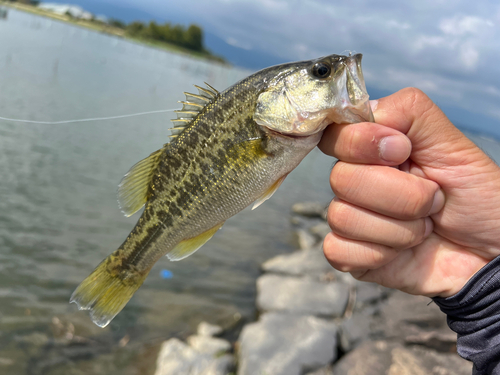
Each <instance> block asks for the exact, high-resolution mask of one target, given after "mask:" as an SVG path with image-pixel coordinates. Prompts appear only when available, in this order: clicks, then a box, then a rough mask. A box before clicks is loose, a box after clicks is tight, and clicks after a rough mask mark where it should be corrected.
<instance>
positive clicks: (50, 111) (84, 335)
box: [0, 10, 500, 375]
mask: <svg viewBox="0 0 500 375" xmlns="http://www.w3.org/2000/svg"><path fill="white" fill-rule="evenodd" d="M249 73H250V72H248V71H245V70H241V69H237V68H230V67H227V66H223V65H220V64H215V63H210V62H206V61H203V60H198V59H194V58H191V57H187V56H182V55H178V54H172V53H169V52H166V51H163V50H158V49H153V48H149V47H146V46H143V45H140V44H136V43H132V42H129V41H126V40H123V39H119V38H115V37H110V36H107V35H102V34H99V33H95V32H91V31H89V30H86V29H81V28H78V27H74V26H71V25H67V24H64V23H60V22H56V21H54V20H50V19H46V18H42V17H37V16H33V15H29V14H24V13H21V12H17V11H13V10H9V17H8V19H7V20H6V21H0V116H1V117H7V118H19V119H28V120H39V121H60V120H72V119H80V118H95V117H106V116H113V115H123V114H129V113H136V112H146V111H153V110H160V109H169V108H179V104H178V103H177V101H178V100H183V99H184V96H183V94H182V92H183V91H191V92H193V91H194V90H195V89H194V88H193V87H192V84H202V83H203V82H204V81H206V82H208V83H210V84H211V85H212V86H214V87H216V88H218V89H224V88H226V87H227V86H229V85H231V84H233V83H234V82H236V81H237V80H239V79H241V78H243V77H244V76H246V75H248V74H249ZM174 117H175V116H174V115H173V114H172V113H162V114H154V115H148V116H142V117H132V118H123V119H116V120H110V121H96V122H84V123H76V124H64V125H40V124H26V123H16V122H12V121H0V170H1V172H2V173H1V176H0V194H1V199H0V374H16V375H22V374H34V375H35V374H49V375H53V374H65V375H68V374H94V373H95V374H97V373H98V374H118V373H120V374H125V375H128V374H152V373H153V372H154V366H155V359H156V357H155V356H156V353H157V350H158V346H159V344H160V343H161V342H162V341H163V340H165V339H168V338H169V337H172V336H178V337H186V336H187V335H189V334H190V333H192V332H193V331H194V330H195V328H196V325H197V324H198V323H199V322H200V321H202V320H206V321H208V322H211V323H216V324H221V325H223V326H224V327H231V326H233V325H235V324H238V322H239V321H245V320H252V319H253V318H254V316H255V310H254V297H255V279H256V277H257V276H258V275H259V266H260V264H261V263H262V262H263V261H264V260H266V259H268V258H270V257H272V256H274V255H276V254H279V253H284V252H289V251H291V250H292V249H293V248H294V246H295V244H294V237H293V230H292V226H291V224H290V207H291V205H292V204H293V203H294V202H296V201H309V200H311V201H319V202H322V203H324V204H325V206H326V205H327V204H328V202H329V201H330V200H331V198H332V197H333V195H332V193H331V191H330V187H329V182H328V176H329V171H330V169H331V167H332V165H333V162H334V160H333V159H332V158H329V157H326V156H325V155H323V154H321V153H320V152H319V151H317V150H314V151H313V152H312V153H311V154H310V155H309V156H308V157H307V158H306V159H305V160H304V161H303V163H302V164H301V165H300V166H299V167H298V168H297V169H296V170H295V171H294V172H292V173H291V174H290V176H289V177H288V178H287V180H286V181H285V183H284V184H283V185H282V186H281V187H280V189H279V192H278V193H277V194H276V195H275V196H273V198H272V199H271V200H269V201H267V202H266V203H265V204H263V205H262V206H260V207H259V208H258V209H257V210H255V211H250V210H249V209H247V210H245V211H243V212H242V213H240V214H238V215H236V216H235V217H234V218H232V219H230V220H228V221H227V223H226V224H225V225H224V227H223V229H222V230H220V231H219V232H218V233H217V234H216V235H215V236H214V238H213V239H212V240H211V241H209V242H208V243H207V244H206V245H205V246H204V247H203V248H202V249H201V250H200V251H199V252H197V253H196V254H195V255H193V256H191V257H189V258H187V259H185V260H183V261H182V262H169V261H168V260H167V259H166V258H164V259H161V260H160V261H159V262H158V263H157V264H156V265H155V266H154V268H153V270H152V271H151V273H150V275H149V277H148V278H147V280H146V282H145V283H144V285H143V287H142V288H141V289H140V290H139V291H138V292H137V293H136V295H135V296H134V297H133V298H132V300H131V301H130V302H129V304H128V305H127V306H126V307H125V309H124V310H123V311H122V312H121V313H120V314H119V315H118V316H117V317H116V318H115V319H114V320H113V322H112V323H111V324H110V325H109V326H108V327H107V328H105V329H101V328H98V327H96V326H95V325H94V324H93V323H91V321H90V318H89V317H88V314H87V313H86V312H80V311H77V309H76V306H75V305H74V304H73V305H69V304H68V300H69V297H70V295H71V293H72V292H73V290H74V289H75V287H76V286H77V285H78V284H79V283H80V282H81V281H82V280H83V279H84V278H85V277H86V276H87V275H88V274H89V273H90V272H91V271H92V270H93V269H94V267H95V266H96V265H97V264H98V263H99V262H100V261H101V260H102V259H103V258H105V257H106V256H107V255H108V254H110V253H111V252H112V251H114V250H115V249H116V248H117V247H118V246H119V245H120V244H121V243H122V241H123V240H124V239H125V237H126V236H127V235H128V233H129V232H130V230H131V229H132V228H133V226H134V224H135V222H136V220H137V218H138V216H137V215H134V216H133V217H131V218H125V217H124V216H123V215H122V213H121V212H120V210H119V209H118V206H117V201H116V187H117V185H118V183H119V182H120V180H121V178H122V176H123V175H124V174H125V173H126V172H127V170H128V169H129V168H130V167H131V166H132V165H133V164H135V163H136V162H137V161H139V160H141V159H142V158H144V157H146V156H148V155H149V154H150V153H151V152H153V151H155V150H157V149H158V148H160V147H161V146H162V145H163V143H165V142H167V140H168V134H169V131H168V130H167V129H168V128H169V127H170V126H171V125H170V121H169V119H170V118H174ZM472 138H473V139H474V141H476V142H477V143H478V144H480V145H481V146H482V147H483V148H484V149H485V150H486V151H487V152H488V153H489V154H490V155H491V156H492V157H493V158H495V159H496V160H497V161H498V160H500V151H499V149H500V148H499V147H498V143H496V142H494V141H492V140H489V139H486V138H479V137H472ZM163 270H168V271H170V272H171V273H172V274H173V277H172V278H171V279H165V278H162V271H163ZM240 317H241V318H242V319H240Z"/></svg>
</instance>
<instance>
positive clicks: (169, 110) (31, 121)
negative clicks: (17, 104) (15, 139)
mask: <svg viewBox="0 0 500 375" xmlns="http://www.w3.org/2000/svg"><path fill="white" fill-rule="evenodd" d="M176 109H177V108H176ZM176 109H160V110H158V111H148V112H138V113H131V114H129V115H120V116H109V117H94V118H83V119H77V120H65V121H34V120H21V119H15V118H6V117H0V120H4V121H13V122H25V123H30V124H45V125H58V124H71V123H74V122H88V121H104V120H114V119H118V118H126V117H135V116H144V115H150V114H154V113H165V112H173V111H175V110H176Z"/></svg>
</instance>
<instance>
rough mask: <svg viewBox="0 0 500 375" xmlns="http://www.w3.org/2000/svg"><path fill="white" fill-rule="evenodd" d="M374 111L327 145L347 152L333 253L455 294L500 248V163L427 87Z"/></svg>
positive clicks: (394, 280)
mask: <svg viewBox="0 0 500 375" xmlns="http://www.w3.org/2000/svg"><path fill="white" fill-rule="evenodd" d="M374 116H375V120H376V121H377V124H374V123H359V124H349V125H334V126H330V127H328V128H327V129H326V131H325V133H324V135H323V138H322V140H321V142H320V144H319V147H320V149H321V150H322V151H323V152H324V153H326V154H328V155H332V156H335V157H337V158H338V159H339V162H338V163H337V164H336V165H335V167H334V168H333V170H332V173H331V176H330V183H331V186H332V189H333V191H334V193H335V195H336V198H335V199H334V200H333V201H332V203H331V204H330V207H329V209H328V223H329V225H330V227H331V229H332V232H331V233H330V234H328V235H327V236H326V237H325V240H324V244H323V249H324V253H325V256H326V258H327V259H328V261H329V262H330V264H331V265H332V266H333V267H335V268H336V269H338V270H340V271H344V272H350V273H351V274H352V275H353V276H354V277H355V278H357V279H358V280H362V281H371V282H376V283H379V284H381V285H384V286H387V287H390V288H395V289H400V290H402V291H404V292H407V293H410V294H419V295H425V296H429V297H435V296H440V297H448V296H451V295H453V294H455V293H457V292H458V291H459V290H460V289H461V288H462V287H463V286H464V285H465V283H466V282H467V281H468V280H469V279H470V278H471V277H472V276H473V275H474V273H476V272H477V271H478V270H479V269H480V268H482V267H483V266H484V265H485V264H487V263H488V262H489V261H490V260H492V259H493V258H495V257H496V256H498V255H500V168H499V167H498V166H497V165H496V164H495V163H494V162H493V161H492V160H491V159H490V158H489V157H488V156H487V155H486V154H484V153H483V152H482V151H481V150H480V149H479V148H478V147H477V146H476V145H475V144H474V143H473V142H472V141H470V140H469V139H468V138H467V137H465V136H464V135H463V134H462V133H461V132H460V131H459V130H458V129H457V128H456V127H455V126H454V125H453V124H452V123H451V122H450V121H449V120H448V118H447V117H446V116H445V115H444V114H443V113H442V112H441V110H440V109H439V108H438V107H437V106H436V105H435V104H434V103H433V102H432V101H431V100H430V99H429V98H428V97H427V96H426V95H425V94H424V93H422V92H421V91H419V90H417V89H413V88H408V89H403V90H401V91H399V92H397V93H395V94H393V95H390V96H388V97H385V98H382V99H380V100H378V103H376V104H375V106H374ZM387 137H390V138H387ZM394 166H396V167H397V166H399V167H397V168H393V167H394Z"/></svg>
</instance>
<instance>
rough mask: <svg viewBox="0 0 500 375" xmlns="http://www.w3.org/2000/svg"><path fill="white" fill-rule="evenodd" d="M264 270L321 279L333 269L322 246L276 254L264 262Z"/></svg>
mask: <svg viewBox="0 0 500 375" xmlns="http://www.w3.org/2000/svg"><path fill="white" fill-rule="evenodd" d="M262 269H263V271H264V272H270V273H277V274H283V275H292V276H310V277H312V278H316V279H319V278H320V277H321V275H322V274H325V273H329V272H332V271H333V268H332V266H331V265H330V263H328V261H327V260H326V258H325V256H324V255H323V251H322V250H321V249H320V248H314V249H311V250H299V251H295V252H293V253H291V254H283V255H278V256H275V257H274V258H271V259H269V260H267V261H266V262H264V264H262Z"/></svg>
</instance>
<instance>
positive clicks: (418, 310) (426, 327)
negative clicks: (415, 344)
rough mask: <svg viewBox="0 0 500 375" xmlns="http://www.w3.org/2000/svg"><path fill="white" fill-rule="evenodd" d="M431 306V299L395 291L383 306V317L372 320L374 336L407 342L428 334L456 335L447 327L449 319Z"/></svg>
mask: <svg viewBox="0 0 500 375" xmlns="http://www.w3.org/2000/svg"><path fill="white" fill-rule="evenodd" d="M430 302H432V300H431V299H430V298H427V297H422V296H412V295H409V294H406V293H403V292H400V291H392V292H391V295H390V296H389V298H387V299H386V300H385V301H383V302H382V303H381V304H380V313H379V314H377V315H375V316H373V317H372V321H371V328H372V333H373V336H374V337H380V338H382V337H383V338H386V339H394V340H398V341H400V342H405V341H407V337H414V336H421V335H423V334H425V333H427V332H436V333H440V334H443V335H449V334H450V333H451V334H453V333H452V331H451V330H450V328H449V327H448V325H447V324H446V315H445V314H443V313H442V312H441V310H440V309H439V307H437V306H436V305H435V304H434V303H430ZM410 340H411V339H410Z"/></svg>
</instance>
